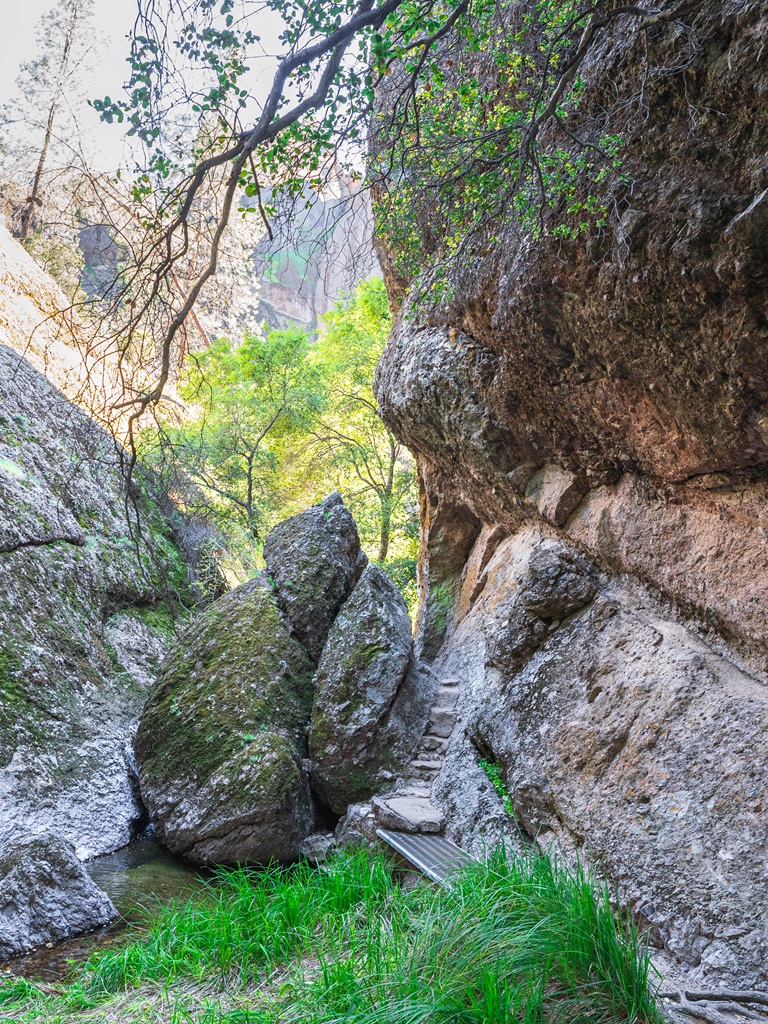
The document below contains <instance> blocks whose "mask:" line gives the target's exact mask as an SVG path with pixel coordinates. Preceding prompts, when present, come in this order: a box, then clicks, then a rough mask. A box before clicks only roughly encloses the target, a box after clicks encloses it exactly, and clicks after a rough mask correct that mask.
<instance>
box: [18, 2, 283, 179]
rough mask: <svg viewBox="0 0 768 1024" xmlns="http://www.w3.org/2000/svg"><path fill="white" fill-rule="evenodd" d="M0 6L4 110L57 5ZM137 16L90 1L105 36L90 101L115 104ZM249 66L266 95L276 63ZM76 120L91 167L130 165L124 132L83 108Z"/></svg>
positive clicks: (252, 83)
mask: <svg viewBox="0 0 768 1024" xmlns="http://www.w3.org/2000/svg"><path fill="white" fill-rule="evenodd" d="M0 4H2V6H3V7H6V5H7V7H9V8H11V9H10V10H8V11H7V12H6V13H5V15H4V18H3V32H2V33H0V105H2V104H3V103H5V102H6V101H7V100H8V99H10V98H11V96H12V95H13V93H14V83H15V80H16V76H17V74H18V71H19V65H20V64H21V63H23V62H24V61H28V60H30V59H31V58H33V57H34V56H35V54H36V52H37V44H36V33H35V29H36V26H37V23H38V22H39V21H40V18H41V17H42V15H44V14H45V13H47V12H48V11H50V10H51V9H52V8H53V7H55V6H56V5H57V0H0ZM11 4H12V7H11ZM136 11H137V0H94V21H95V28H96V33H97V36H101V37H103V46H102V48H101V50H100V53H99V59H98V61H97V67H96V71H95V75H94V77H93V81H92V82H91V83H89V84H88V88H89V92H90V94H91V98H102V97H104V96H111V97H112V98H113V99H115V98H117V97H118V96H119V95H120V94H121V90H122V86H123V84H124V82H125V81H126V79H127V77H128V73H129V70H130V69H129V68H128V65H127V64H126V57H127V56H128V52H129V45H130V44H129V41H128V39H127V38H126V37H127V36H128V34H129V33H130V31H131V29H132V27H133V24H134V20H135V18H136ZM269 20H270V21H272V22H274V24H267V25H265V24H263V23H262V24H260V26H259V31H260V33H261V34H262V36H263V37H264V38H265V39H267V38H269V37H271V38H272V39H273V40H276V36H277V32H278V31H279V28H278V20H277V18H276V16H270V18H269ZM274 45H276V43H275V44H274ZM248 63H249V66H250V67H251V68H252V73H251V75H250V76H249V80H248V83H247V84H248V86H249V87H250V88H251V90H252V91H253V92H255V93H256V94H258V92H260V91H261V92H264V91H265V90H266V88H267V86H268V85H269V83H270V81H271V77H272V76H271V71H272V69H273V68H274V59H270V58H264V57H259V58H255V59H252V60H249V61H248ZM78 117H79V118H80V120H81V123H82V125H83V127H84V129H85V131H86V132H89V131H90V134H91V135H92V136H93V138H94V140H98V141H97V142H94V143H93V145H94V147H95V150H94V151H93V153H92V157H93V160H92V165H94V166H95V167H96V168H97V169H102V170H115V169H116V168H117V167H118V166H130V163H131V161H130V150H129V149H127V148H126V145H125V142H124V137H123V136H124V128H123V127H121V126H120V125H118V124H113V125H107V124H104V123H101V122H100V121H99V118H98V115H97V114H96V113H95V112H94V111H93V110H91V109H90V108H89V107H87V106H84V107H83V109H82V110H81V111H78ZM96 129H98V130H96Z"/></svg>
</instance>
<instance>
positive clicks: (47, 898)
mask: <svg viewBox="0 0 768 1024" xmlns="http://www.w3.org/2000/svg"><path fill="white" fill-rule="evenodd" d="M116 917H117V911H116V910H115V908H114V906H113V905H112V901H111V900H110V899H109V897H108V896H107V895H106V894H105V893H103V892H102V891H101V889H99V887H98V886H97V885H96V884H95V882H93V880H92V879H91V878H90V877H89V876H88V874H87V872H86V871H85V868H84V867H83V866H82V864H81V863H80V861H79V859H78V857H77V855H76V853H75V848H74V846H72V844H71V843H68V842H66V840H64V839H62V838H61V837H60V836H58V835H56V834H55V833H53V832H47V833H43V834H40V835H19V836H17V837H16V838H15V839H13V840H11V842H9V843H7V844H6V845H5V846H4V847H3V850H2V852H0V960H6V959H8V957H11V956H14V955H15V954H17V953H24V952H26V951H27V950H29V949H33V948H34V947H35V946H42V945H44V944H45V943H51V942H60V941H61V940H62V939H68V938H70V937H71V936H73V935H79V934H80V933H81V932H87V931H90V930H91V929H92V928H98V927H100V926H101V925H105V924H109V922H110V921H113V920H114V919H115V918H116Z"/></svg>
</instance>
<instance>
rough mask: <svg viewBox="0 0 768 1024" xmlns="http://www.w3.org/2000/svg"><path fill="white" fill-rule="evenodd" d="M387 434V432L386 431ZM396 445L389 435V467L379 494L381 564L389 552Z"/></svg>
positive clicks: (379, 559)
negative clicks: (385, 480)
mask: <svg viewBox="0 0 768 1024" xmlns="http://www.w3.org/2000/svg"><path fill="white" fill-rule="evenodd" d="M387 433H389V431H387ZM398 451H399V448H398V445H397V443H396V441H395V438H394V436H393V435H392V434H391V433H389V466H388V468H387V482H386V483H385V485H384V489H383V491H381V492H379V500H380V501H381V523H380V529H379V557H378V561H379V562H383V561H384V560H385V558H386V557H387V554H388V552H389V539H390V535H391V532H392V492H393V490H394V485H395V465H396V464H397V456H398Z"/></svg>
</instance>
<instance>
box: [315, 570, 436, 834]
mask: <svg viewBox="0 0 768 1024" xmlns="http://www.w3.org/2000/svg"><path fill="white" fill-rule="evenodd" d="M412 647H413V641H412V639H411V620H410V618H409V616H408V610H407V608H406V606H405V601H403V598H402V597H401V595H400V592H399V591H398V589H397V587H396V586H395V584H394V583H393V582H392V580H390V579H389V577H388V576H386V575H385V574H384V573H383V572H382V571H381V569H379V568H378V567H377V566H375V565H368V566H366V568H365V570H364V571H363V575H362V576H361V577H360V582H359V583H358V584H357V586H356V587H355V589H354V591H353V593H352V596H351V597H350V598H349V600H348V601H347V603H346V604H345V605H344V606H343V607H342V609H341V611H340V612H339V615H338V616H337V618H336V621H335V622H334V624H333V626H332V628H331V631H330V633H329V635H328V640H327V643H326V645H325V649H324V651H323V654H322V657H321V658H320V664H319V665H318V667H317V675H316V676H315V699H314V705H313V707H312V725H311V728H310V731H309V754H310V758H311V760H312V784H313V787H314V789H315V790H316V792H317V793H318V794H319V796H320V797H321V799H322V800H323V801H324V802H325V803H326V804H327V805H328V806H329V807H330V808H331V809H332V810H333V811H334V812H336V813H337V814H343V813H344V812H345V811H346V809H347V807H348V806H349V804H352V803H358V802H360V801H361V800H364V799H366V798H367V797H370V796H371V795H372V794H373V792H375V790H376V789H377V788H379V787H380V786H381V785H382V784H383V783H385V782H387V781H390V780H391V778H392V775H391V772H392V769H393V768H395V767H397V766H401V765H402V764H403V763H404V762H405V761H406V760H407V758H408V756H409V755H410V754H411V753H412V752H413V749H414V746H415V745H416V743H417V742H418V740H419V738H420V737H421V733H422V732H423V730H424V723H425V720H426V713H427V706H426V702H427V698H428V696H429V693H428V689H427V687H426V685H425V684H424V681H423V679H422V677H421V676H420V674H419V673H418V672H417V671H416V669H415V666H414V665H413V664H412V662H411V650H412ZM382 772H384V776H383V777H381V773H382Z"/></svg>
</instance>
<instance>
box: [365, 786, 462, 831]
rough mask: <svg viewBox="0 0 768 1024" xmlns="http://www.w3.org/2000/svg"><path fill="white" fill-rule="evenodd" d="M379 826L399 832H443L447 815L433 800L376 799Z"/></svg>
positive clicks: (376, 814)
mask: <svg viewBox="0 0 768 1024" xmlns="http://www.w3.org/2000/svg"><path fill="white" fill-rule="evenodd" d="M372 804H373V813H374V817H375V819H376V823H377V825H379V826H380V827H383V828H391V829H396V830H397V831H399V832H411V833H414V832H429V833H435V832H442V830H443V829H444V828H445V815H444V814H443V812H442V811H441V810H440V808H439V807H436V806H435V805H434V804H433V803H432V801H431V800H429V799H426V798H423V797H422V798H419V797H415V796H401V795H398V796H390V797H378V796H377V797H374V799H373V801H372Z"/></svg>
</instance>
